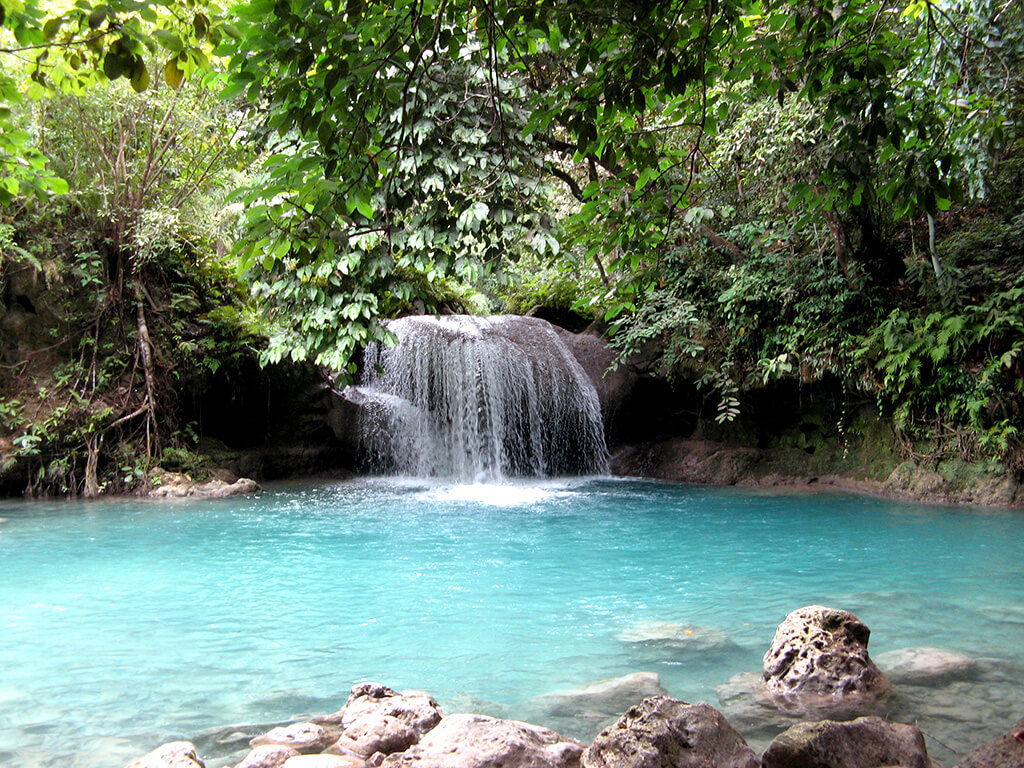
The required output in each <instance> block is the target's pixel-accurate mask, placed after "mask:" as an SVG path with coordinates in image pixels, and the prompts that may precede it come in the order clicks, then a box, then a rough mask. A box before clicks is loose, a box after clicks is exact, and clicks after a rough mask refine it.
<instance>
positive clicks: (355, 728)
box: [332, 683, 444, 758]
mask: <svg viewBox="0 0 1024 768" xmlns="http://www.w3.org/2000/svg"><path fill="white" fill-rule="evenodd" d="M340 714H341V729H342V734H341V738H339V739H338V740H337V743H336V744H335V748H334V749H332V751H336V752H341V753H351V754H355V755H359V756H361V757H363V758H369V757H371V756H373V755H374V754H376V753H378V752H380V753H382V754H384V755H390V754H392V753H394V752H402V751H404V750H406V749H408V748H409V747H411V746H412V745H413V744H415V743H417V742H418V741H419V740H420V737H422V736H423V734H425V733H427V732H428V731H430V730H431V729H432V728H434V727H435V726H436V725H437V724H438V723H440V722H441V718H442V717H444V715H443V713H442V712H441V708H440V707H439V706H438V705H437V702H436V701H435V700H434V698H433V697H432V696H430V695H429V694H426V693H424V692H423V691H405V692H404V693H396V692H395V691H393V690H391V689H390V688H388V687H387V686H386V685H381V684H380V683H361V684H359V685H356V686H354V687H353V688H352V691H351V693H350V695H349V697H348V701H347V702H346V703H345V707H344V708H343V709H342V710H341V713H340Z"/></svg>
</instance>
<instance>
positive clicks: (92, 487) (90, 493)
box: [82, 435, 103, 499]
mask: <svg viewBox="0 0 1024 768" xmlns="http://www.w3.org/2000/svg"><path fill="white" fill-rule="evenodd" d="M102 442H103V436H102V435H91V436H90V437H87V438H86V440H85V448H86V450H87V451H88V456H87V457H86V460H85V488H83V489H82V495H83V496H85V498H87V499H94V498H96V497H97V496H99V495H100V483H99V480H98V479H97V477H96V467H97V465H98V464H99V460H100V445H101V444H102Z"/></svg>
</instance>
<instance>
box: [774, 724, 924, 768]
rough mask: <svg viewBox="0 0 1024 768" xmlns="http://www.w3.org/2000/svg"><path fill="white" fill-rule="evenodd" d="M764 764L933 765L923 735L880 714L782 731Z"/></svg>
mask: <svg viewBox="0 0 1024 768" xmlns="http://www.w3.org/2000/svg"><path fill="white" fill-rule="evenodd" d="M761 764H762V765H763V766H764V768H807V766H814V768H877V767H878V766H885V765H893V766H895V765H898V766H902V767H903V768H930V766H931V761H930V760H929V759H928V752H927V750H926V749H925V743H924V735H923V734H922V733H921V731H920V730H919V729H918V728H916V727H915V726H913V725H902V724H900V723H890V722H889V721H887V720H883V719H882V718H880V717H859V718H857V719H856V720H853V721H851V722H846V723H837V722H835V721H833V720H822V721H820V722H817V723H800V724H798V725H794V726H793V727H792V728H790V729H789V730H788V731H785V732H784V733H781V734H779V735H778V736H777V737H776V738H775V740H774V741H772V743H771V744H769V745H768V749H766V750H765V753H764V755H763V756H762V758H761Z"/></svg>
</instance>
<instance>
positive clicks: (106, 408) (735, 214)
mask: <svg viewBox="0 0 1024 768" xmlns="http://www.w3.org/2000/svg"><path fill="white" fill-rule="evenodd" d="M0 25H2V30H0V203H2V208H0V333H2V337H0V476H2V477H4V478H5V482H4V483H3V487H4V488H6V489H7V490H8V492H20V491H22V490H24V491H27V492H28V493H37V494H38V493H60V494H84V495H95V494H98V493H100V492H102V491H119V490H129V489H132V488H134V487H136V486H138V485H140V484H144V483H145V482H146V476H147V472H148V471H149V470H150V469H151V468H152V467H153V466H155V465H158V464H162V465H164V466H167V467H171V468H186V469H196V468H197V467H199V466H200V465H201V463H202V459H201V456H199V455H198V452H199V451H200V448H201V446H200V438H201V434H200V433H201V432H202V431H203V430H202V425H201V424H200V423H198V422H197V421H196V419H195V412H196V407H195V403H196V402H199V401H201V399H202V393H203V392H204V391H206V390H207V389H208V388H210V387H211V386H214V382H216V381H218V380H220V381H223V380H225V378H226V380H227V381H229V382H232V383H231V384H230V386H235V387H239V388H245V387H246V386H247V383H246V378H245V377H246V376H251V371H252V369H253V368H252V364H253V361H255V360H259V362H260V363H261V364H263V365H269V366H278V367H280V366H286V365H292V364H300V365H307V366H316V367H317V368H319V369H322V370H324V371H328V372H329V375H330V376H331V377H332V378H333V381H334V383H335V384H340V383H342V382H343V381H344V380H345V379H346V377H350V376H351V375H352V374H354V373H355V372H356V370H357V360H358V353H359V350H360V349H361V348H362V346H363V345H365V344H366V343H367V342H368V341H370V340H381V339H387V332H386V330H384V328H383V327H382V326H381V324H380V321H381V320H382V319H386V318H389V317H393V316H396V315H399V314H402V313H408V312H434V311H449V310H461V311H470V312H503V311H511V312H525V311H528V310H531V309H533V308H535V307H538V306H541V307H545V308H548V309H549V310H552V309H554V310H562V311H572V312H574V313H576V314H578V315H580V316H582V317H583V318H585V319H586V320H588V321H592V322H594V323H596V327H598V328H600V329H602V331H603V332H604V333H606V334H607V335H608V336H609V338H611V339H612V341H613V343H614V344H615V345H616V347H617V348H618V349H619V350H621V352H622V354H623V359H624V360H631V361H633V362H634V363H635V362H636V361H637V360H639V359H642V360H643V361H644V363H643V365H644V366H645V368H646V370H648V371H650V372H653V373H656V374H657V375H658V376H661V377H664V378H667V379H680V380H687V381H690V382H695V383H697V384H699V386H700V387H701V389H702V391H703V392H704V394H705V395H706V397H707V398H708V403H709V404H710V407H711V409H712V414H713V416H714V417H715V418H717V419H718V420H719V421H728V420H730V419H733V418H735V417H737V415H739V414H741V413H742V411H743V408H744V404H745V403H746V402H747V394H748V393H749V392H751V391H753V390H756V389H758V388H763V387H765V386H767V385H770V384H771V383H773V382H779V381H798V382H802V383H804V384H806V385H808V386H811V385H813V383H814V382H822V381H828V382H832V384H833V385H834V386H836V387H839V388H841V389H842V391H843V392H844V393H846V394H847V396H848V397H849V398H850V399H851V401H852V400H864V399H868V400H871V401H873V402H875V403H876V404H877V406H878V408H879V410H880V412H881V413H883V414H885V415H886V418H891V419H892V420H893V422H894V424H895V426H896V429H897V433H898V435H899V436H900V439H901V441H902V443H903V445H904V447H905V450H907V451H908V452H913V453H916V454H918V455H920V454H928V455H931V456H941V455H957V456H961V457H963V458H965V459H968V460H979V459H987V460H990V461H997V462H1000V463H1001V466H1003V467H1004V468H1005V469H1006V470H1007V471H1020V470H1021V468H1022V467H1024V448H1022V446H1024V435H1022V433H1021V429H1022V428H1024V424H1022V421H1024V419H1022V415H1024V376H1022V355H1024V253H1022V242H1024V203H1022V200H1021V189H1022V183H1024V135H1022V132H1021V118H1022V108H1024V100H1022V97H1024V74H1022V73H1024V7H1022V5H1021V4H1020V3H1018V2H1015V0H896V1H895V2H886V1H883V0H848V1H843V0H824V1H823V2H799V1H794V0H778V1H777V0H761V1H760V2H758V1H756V0H715V1H714V2H710V1H702V2H696V1H695V0H610V2H608V3H600V4H595V3H588V2H576V1H574V0H554V1H553V2H546V3H538V2H534V0H517V1H516V0H393V1H391V2H373V1H372V0H248V2H242V3H239V4H237V5H234V6H220V5H217V4H216V3H213V2H204V1H203V0H171V1H170V2H164V3H149V2H145V0H109V2H98V1H96V0H75V2H73V3H72V2H58V0H52V1H50V0H45V1H38V2H37V1H36V0H24V2H23V1H22V0H0Z"/></svg>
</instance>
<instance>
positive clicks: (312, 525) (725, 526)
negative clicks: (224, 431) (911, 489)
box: [0, 479, 1024, 768]
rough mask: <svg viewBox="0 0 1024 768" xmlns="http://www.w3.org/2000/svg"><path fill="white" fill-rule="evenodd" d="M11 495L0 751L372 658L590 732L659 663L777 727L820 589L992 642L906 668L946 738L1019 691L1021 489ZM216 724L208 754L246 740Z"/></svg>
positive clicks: (435, 685)
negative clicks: (933, 503)
mask: <svg viewBox="0 0 1024 768" xmlns="http://www.w3.org/2000/svg"><path fill="white" fill-rule="evenodd" d="M0 517H3V518H5V519H6V522H4V523H3V524H2V525H0V574H2V578H0V632H2V633H3V642H2V646H0V647H2V649H3V650H2V654H0V712H2V713H3V716H2V717H0V765H12V766H14V765H17V766H46V768H50V767H51V766H62V768H63V767H65V766H67V767H70V768H101V767H102V768H106V767H107V766H116V765H122V764H124V763H126V762H128V760H129V759H131V758H133V757H135V756H138V755H140V754H142V753H144V752H146V751H148V749H150V748H152V747H153V746H155V745H156V744H158V743H161V742H163V741H167V740H170V739H173V738H181V737H184V738H191V737H193V736H195V735H196V734H197V733H199V732H200V731H203V730H205V729H209V728H211V727H215V726H223V725H226V724H229V723H250V724H253V723H256V724H266V723H272V722H277V721H283V720H287V719H289V718H291V717H293V716H300V715H303V714H310V713H315V712H325V711H331V710H335V709H337V708H338V707H339V706H340V705H341V704H342V703H343V702H344V700H345V698H346V696H347V691H348V689H349V688H350V687H351V685H353V684H354V683H356V682H359V681H363V680H371V679H372V680H380V681H381V682H384V683H386V684H388V685H391V686H392V687H395V688H398V689H402V688H419V689H423V690H427V691H430V692H431V693H432V694H434V695H435V696H436V697H437V698H438V699H439V700H440V701H441V703H442V704H443V705H444V706H445V708H446V711H449V712H451V711H457V710H462V711H466V710H476V711H483V712H485V713H489V714H495V715H503V716H510V717H518V718H527V719H532V720H534V721H538V722H541V723H542V724H545V725H550V726H553V727H555V728H556V729H560V730H562V731H563V732H565V733H567V734H569V735H573V736H577V737H579V738H589V737H590V736H591V735H592V734H593V733H594V732H595V731H596V730H597V729H598V728H599V727H601V725H603V724H604V723H605V722H607V720H608V719H609V718H612V717H614V716H615V715H616V714H618V713H619V712H621V711H622V710H624V709H625V708H626V706H627V705H628V703H629V702H628V701H627V700H628V699H629V697H630V696H635V695H645V694H646V693H647V692H650V691H651V690H655V688H653V686H654V685H657V686H659V687H660V688H662V689H664V690H667V691H668V692H669V693H670V694H672V695H674V696H677V697H679V698H683V699H685V700H689V701H698V700H707V701H710V702H711V703H713V704H715V705H717V706H721V707H723V708H724V709H725V710H726V711H727V714H728V715H729V716H730V718H731V719H732V720H733V722H734V723H735V724H736V725H737V726H738V727H739V728H740V730H741V732H743V733H744V735H745V736H746V737H747V738H748V739H750V740H751V743H752V744H753V745H754V746H755V748H761V747H763V746H764V744H765V743H766V741H767V740H768V739H770V738H771V736H772V735H773V734H774V733H775V732H777V731H778V729H779V728H781V727H784V726H785V725H787V724H788V721H786V720H785V718H780V717H779V716H778V715H777V714H776V713H774V712H766V711H765V710H764V708H763V707H761V706H759V705H758V704H757V701H756V698H755V697H751V696H750V695H748V692H749V686H748V689H744V687H743V685H744V684H743V680H744V679H749V678H743V677H738V676H742V675H744V674H747V675H748V676H749V674H750V673H756V672H758V671H759V669H760V664H761V657H762V655H763V654H764V652H765V650H766V649H767V647H768V644H769V643H770V641H771V638H772V634H773V633H774V630H775V627H776V626H777V625H778V623H779V622H780V621H781V620H782V619H783V618H784V617H785V615H786V614H787V613H789V612H790V611H791V610H793V609H794V608H797V607H800V606H802V605H808V604H813V603H819V604H826V605H832V606H835V607H838V608H845V609H847V610H850V611H853V612H854V613H856V614H857V615H858V616H859V617H860V618H861V619H862V620H863V621H864V622H865V623H866V624H867V625H868V626H869V627H870V628H871V630H872V640H871V651H872V654H873V655H875V656H880V655H881V654H883V653H884V652H886V651H894V650H897V649H901V648H907V647H918V646H937V647H939V648H942V649H946V650H950V651H956V652H959V653H963V654H966V655H968V656H970V657H972V658H974V659H977V660H978V661H977V663H976V664H975V665H974V666H973V667H972V668H971V671H970V673H969V674H965V675H961V676H954V677H952V678H948V679H942V680H917V681H914V682H909V683H900V684H898V695H897V697H896V698H895V699H893V700H892V701H890V702H889V703H888V704H887V705H886V706H887V708H886V711H885V712H883V714H887V715H889V716H892V717H894V718H898V719H900V720H903V721H917V722H919V723H920V725H921V727H922V729H924V730H925V731H926V733H927V734H928V735H929V739H930V740H929V748H930V750H931V752H932V754H933V756H934V757H936V758H937V759H939V760H941V761H943V762H944V763H946V764H952V763H953V762H955V757H956V753H961V752H964V751H967V750H968V749H970V748H972V747H974V746H977V745H978V744H980V743H981V742H983V741H984V740H986V739H987V738H989V737H992V736H994V735H997V734H998V733H1000V732H1002V731H1003V730H1005V729H1006V728H1008V727H1009V726H1010V725H1011V724H1012V722H1013V720H1014V719H1015V718H1016V717H1019V716H1020V712H1019V710H1020V703H1021V702H1022V701H1024V669H1022V661H1024V632H1021V623H1022V617H1024V600H1022V594H1021V590H1020V584H1022V583H1024V516H1021V515H1015V514H1007V513H1005V512H993V513H988V512H985V511H979V510H973V509H956V508H951V507H928V506H921V505H903V504H896V503H893V502H889V501H881V500H875V499H863V498H855V497H848V496H841V495H820V494H817V495H816V494H808V495H799V494H792V493H790V494H768V493H746V492H740V491H735V490H708V489H699V488H689V487H682V486H671V485H665V484H659V483H650V482H638V481H623V480H617V481H609V480H601V481H593V480H589V481H564V482H556V483H541V482H538V483H528V484H514V485H472V484H470V485H457V486H450V485H448V486H444V485H441V486H432V485H427V484H424V483H423V482H422V481H416V480H400V479H398V480H395V479H390V480H386V481H385V480H380V479H378V480H366V481H359V482H350V483H334V484H323V485H300V484H294V483H293V484H289V485H287V486H282V487H281V488H280V489H279V490H277V491H272V492H269V493H266V494H264V495H263V496H262V497H260V498H257V499H223V500H206V501H201V500H190V499H186V500H178V501H162V502H152V501H142V500H130V499H117V500H111V501H100V502H93V503H85V502H81V503H79V502H73V503H43V504H38V503H36V504H33V503H20V502H19V503H15V502H6V503H0ZM638 672H650V673H655V674H656V675H657V678H656V682H654V681H652V678H651V676H640V677H636V676H633V675H634V673H638ZM624 676H633V677H630V678H628V680H632V681H633V682H632V683H629V682H623V681H622V680H619V681H618V682H616V683H611V684H606V685H603V686H597V687H594V686H593V685H592V684H593V683H594V682H595V681H603V680H612V679H616V678H624ZM637 681H640V682H637ZM729 681H733V682H732V683H730V682H729ZM631 685H632V686H634V687H633V688H631V687H630V686H631ZM638 685H639V686H640V687H639V688H637V687H636V686H638ZM588 686H589V687H588ZM745 691H746V692H745ZM554 692H558V693H557V695H556V693H554ZM567 702H568V703H567ZM230 732H231V731H230V730H229V731H228V733H229V734H230ZM69 733H70V734H74V739H68V734H69ZM218 733H219V732H218V731H216V730H215V731H214V732H207V735H206V736H204V738H203V740H202V743H203V745H205V746H204V747H203V749H205V750H206V754H207V755H208V756H209V755H217V754H218V753H221V754H223V755H227V754H229V753H231V752H232V750H233V749H237V745H234V746H232V744H230V743H228V742H227V741H225V740H224V738H221V737H219V736H218V735H217V734H218ZM225 738H226V737H225ZM230 759H231V758H230V757H222V758H221V759H218V758H217V757H214V758H213V759H211V760H210V761H209V762H208V765H210V766H211V768H215V767H216V766H218V765H220V764H224V763H225V762H226V761H229V760H230Z"/></svg>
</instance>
